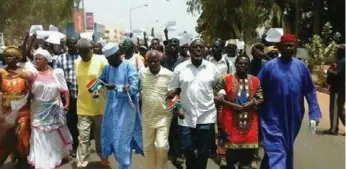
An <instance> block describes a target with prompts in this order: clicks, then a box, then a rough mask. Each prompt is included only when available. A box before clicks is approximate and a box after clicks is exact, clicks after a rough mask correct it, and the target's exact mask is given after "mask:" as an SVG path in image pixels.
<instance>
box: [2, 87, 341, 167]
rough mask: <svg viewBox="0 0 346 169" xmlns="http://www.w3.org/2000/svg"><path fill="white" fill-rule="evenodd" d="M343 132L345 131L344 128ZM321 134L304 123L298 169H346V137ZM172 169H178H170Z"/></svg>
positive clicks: (324, 103)
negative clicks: (310, 130) (312, 130)
mask: <svg viewBox="0 0 346 169" xmlns="http://www.w3.org/2000/svg"><path fill="white" fill-rule="evenodd" d="M318 101H319V103H320V107H321V110H322V112H323V116H324V117H323V119H322V121H321V123H320V126H319V130H320V131H321V130H323V129H327V128H328V125H329V120H328V95H326V94H323V93H318ZM340 130H341V132H344V131H345V130H344V127H342V126H340ZM320 133H321V132H317V134H316V135H312V134H311V133H310V132H309V130H308V118H307V116H306V117H305V119H304V123H303V125H302V128H301V131H300V134H299V136H298V138H297V140H296V145H295V161H294V162H295V165H294V166H295V169H344V168H345V140H344V139H345V137H343V136H329V135H322V134H320ZM91 160H92V162H91V163H90V165H89V166H88V168H89V169H99V168H100V166H99V164H98V163H97V162H96V161H97V160H98V157H97V156H96V155H95V154H93V155H92V157H91ZM143 160H144V159H143V158H142V157H139V156H137V155H135V156H134V157H133V161H134V163H133V167H132V168H133V169H144V167H143V162H144V161H143ZM111 163H112V165H111V166H112V169H116V168H117V164H116V162H115V161H114V158H113V157H112V159H111ZM73 166H75V162H74V160H71V161H70V162H69V163H67V164H64V165H63V166H61V167H60V168H59V169H74V167H73ZM217 168H218V167H217V165H215V163H214V162H213V161H211V160H210V161H209V163H208V169H217ZM1 169H12V167H11V165H10V164H7V165H6V166H3V167H2V168H1ZM169 169H175V168H174V167H173V166H171V165H170V166H169Z"/></svg>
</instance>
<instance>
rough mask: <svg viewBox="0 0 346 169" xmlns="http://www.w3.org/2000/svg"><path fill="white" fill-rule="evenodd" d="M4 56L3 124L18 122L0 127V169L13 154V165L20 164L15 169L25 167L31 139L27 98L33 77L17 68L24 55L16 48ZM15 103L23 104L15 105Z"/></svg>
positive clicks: (0, 84)
mask: <svg viewBox="0 0 346 169" xmlns="http://www.w3.org/2000/svg"><path fill="white" fill-rule="evenodd" d="M3 57H4V60H5V63H6V66H5V67H4V68H1V69H0V87H1V89H0V91H1V93H2V94H3V96H2V98H1V99H2V113H3V119H2V120H3V122H1V125H3V124H6V120H8V121H7V123H11V122H9V120H10V119H15V120H14V121H15V123H14V124H13V125H10V126H6V127H4V126H0V127H1V128H2V129H4V128H5V129H4V130H2V133H1V137H2V138H0V167H1V166H2V165H3V164H4V162H5V161H6V159H7V157H8V156H9V155H10V154H11V159H12V162H16V163H17V167H16V168H26V167H27V162H26V161H27V160H26V157H27V156H28V153H29V139H30V108H29V105H28V102H27V99H26V98H27V97H28V94H29V91H30V87H29V86H30V79H31V76H30V73H29V72H26V71H24V69H22V68H20V67H19V66H18V65H17V64H18V62H19V61H20V60H21V57H22V52H21V51H20V50H19V49H18V48H17V47H13V46H11V47H7V48H6V49H5V50H4V52H3ZM14 101H17V103H18V101H19V102H21V103H22V104H14V103H15V102H14ZM14 105H17V106H14ZM11 121H12V120H11Z"/></svg>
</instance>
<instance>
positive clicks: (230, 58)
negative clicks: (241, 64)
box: [222, 54, 237, 73]
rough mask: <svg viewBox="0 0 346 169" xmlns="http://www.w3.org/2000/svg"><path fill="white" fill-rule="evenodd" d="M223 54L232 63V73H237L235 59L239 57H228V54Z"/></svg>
mask: <svg viewBox="0 0 346 169" xmlns="http://www.w3.org/2000/svg"><path fill="white" fill-rule="evenodd" d="M222 56H223V57H224V58H225V59H227V60H228V61H229V64H230V65H232V71H230V73H235V59H236V58H237V57H236V56H235V57H228V55H227V54H224V55H222Z"/></svg>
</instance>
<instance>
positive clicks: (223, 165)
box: [220, 158, 227, 167]
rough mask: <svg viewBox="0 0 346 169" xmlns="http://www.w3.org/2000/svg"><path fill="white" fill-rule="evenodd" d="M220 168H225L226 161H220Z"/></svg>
mask: <svg viewBox="0 0 346 169" xmlns="http://www.w3.org/2000/svg"><path fill="white" fill-rule="evenodd" d="M220 167H227V161H226V159H223V158H222V159H221V161H220Z"/></svg>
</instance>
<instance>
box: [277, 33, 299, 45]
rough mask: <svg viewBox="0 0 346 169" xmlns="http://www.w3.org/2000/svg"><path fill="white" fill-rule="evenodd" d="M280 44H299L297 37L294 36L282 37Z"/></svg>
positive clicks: (286, 35)
mask: <svg viewBox="0 0 346 169" xmlns="http://www.w3.org/2000/svg"><path fill="white" fill-rule="evenodd" d="M280 43H297V37H296V35H292V34H285V35H282V36H281V41H280Z"/></svg>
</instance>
